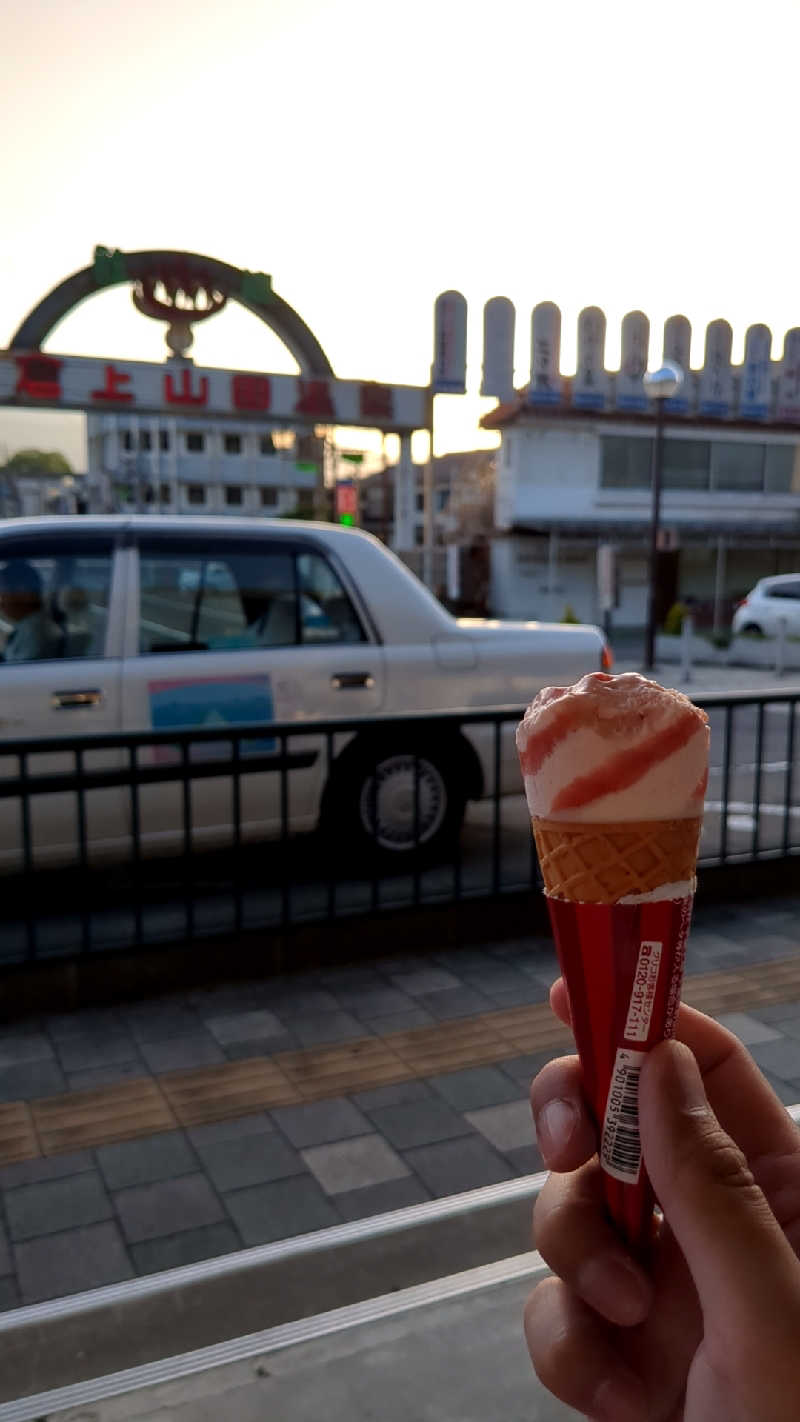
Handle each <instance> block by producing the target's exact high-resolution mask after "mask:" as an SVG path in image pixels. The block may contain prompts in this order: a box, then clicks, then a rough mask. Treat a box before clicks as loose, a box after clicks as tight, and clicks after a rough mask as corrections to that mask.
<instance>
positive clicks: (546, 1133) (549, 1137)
mask: <svg viewBox="0 0 800 1422" xmlns="http://www.w3.org/2000/svg"><path fill="white" fill-rule="evenodd" d="M577 1124H578V1111H577V1108H576V1107H575V1106H574V1105H573V1103H572V1102H571V1101H567V1100H566V1099H565V1098H564V1097H560V1096H557V1097H556V1098H555V1099H554V1100H553V1101H548V1103H547V1105H546V1106H543V1107H542V1109H541V1111H540V1112H539V1114H538V1116H537V1117H536V1140H537V1143H538V1146H539V1149H540V1151H541V1152H542V1155H543V1156H544V1158H545V1160H546V1161H547V1162H548V1163H549V1162H550V1160H551V1158H552V1157H553V1156H557V1155H560V1153H561V1152H562V1151H564V1150H566V1148H567V1146H568V1145H569V1143H570V1141H571V1140H572V1136H573V1132H574V1130H575V1127H576V1125H577Z"/></svg>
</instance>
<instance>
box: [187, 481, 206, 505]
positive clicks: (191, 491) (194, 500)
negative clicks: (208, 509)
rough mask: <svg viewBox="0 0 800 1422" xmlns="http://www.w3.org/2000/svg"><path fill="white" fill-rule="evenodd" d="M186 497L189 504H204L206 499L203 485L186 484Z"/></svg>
mask: <svg viewBox="0 0 800 1422" xmlns="http://www.w3.org/2000/svg"><path fill="white" fill-rule="evenodd" d="M186 497H187V499H188V500H189V503H190V504H204V503H205V501H206V491H205V485H203V484H187V486H186Z"/></svg>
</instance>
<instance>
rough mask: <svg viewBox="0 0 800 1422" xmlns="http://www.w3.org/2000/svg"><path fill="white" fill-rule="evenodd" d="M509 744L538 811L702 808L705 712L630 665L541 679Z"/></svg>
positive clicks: (597, 814)
mask: <svg viewBox="0 0 800 1422" xmlns="http://www.w3.org/2000/svg"><path fill="white" fill-rule="evenodd" d="M517 749H518V751H519V754H520V763H521V765H522V773H523V776H524V779H525V793H526V795H527V799H528V808H529V809H530V812H531V815H534V816H536V817H537V818H538V819H548V820H570V821H578V820H580V821H583V822H588V823H591V822H600V821H604V822H605V823H618V822H622V821H625V820H678V819H688V818H691V817H694V816H697V815H701V814H702V812H703V796H704V795H705V790H706V782H707V780H708V717H707V716H706V714H705V712H704V711H701V710H700V708H699V707H698V706H694V705H693V704H692V702H691V701H690V700H689V699H688V697H686V696H683V695H682V694H681V692H680V691H669V690H667V689H666V688H665V687H663V686H659V685H658V683H657V682H654V681H647V680H646V679H645V678H644V677H643V676H638V675H637V673H636V672H627V673H625V674H624V675H623V676H608V675H607V674H606V673H605V672H592V673H591V674H590V675H589V676H585V677H583V678H582V679H581V681H578V682H576V683H575V685H574V686H548V687H545V689H544V690H543V691H540V692H539V695H538V696H537V697H536V698H535V700H534V701H532V702H531V705H530V706H529V707H528V709H527V711H526V712H525V716H524V718H523V720H522V721H521V722H520V724H519V726H518V728H517Z"/></svg>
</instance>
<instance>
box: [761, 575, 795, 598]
mask: <svg viewBox="0 0 800 1422" xmlns="http://www.w3.org/2000/svg"><path fill="white" fill-rule="evenodd" d="M766 593H767V597H782V598H800V578H798V580H797V581H796V582H793V583H773V585H772V587H771V588H767V589H766Z"/></svg>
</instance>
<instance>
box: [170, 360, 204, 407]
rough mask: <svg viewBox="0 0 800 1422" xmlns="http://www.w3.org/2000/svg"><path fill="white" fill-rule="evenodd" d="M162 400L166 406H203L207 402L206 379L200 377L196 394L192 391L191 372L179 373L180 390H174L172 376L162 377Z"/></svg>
mask: <svg viewBox="0 0 800 1422" xmlns="http://www.w3.org/2000/svg"><path fill="white" fill-rule="evenodd" d="M164 399H165V400H166V402H167V404H168V405H205V403H206V401H207V400H208V377H207V376H205V375H201V376H200V380H199V384H198V390H197V394H195V393H194V392H193V390H192V372H191V371H190V370H187V369H185V368H184V369H183V370H182V371H181V384H180V389H179V390H176V389H175V385H174V383H173V380H172V375H171V374H170V375H165V376H164Z"/></svg>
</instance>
